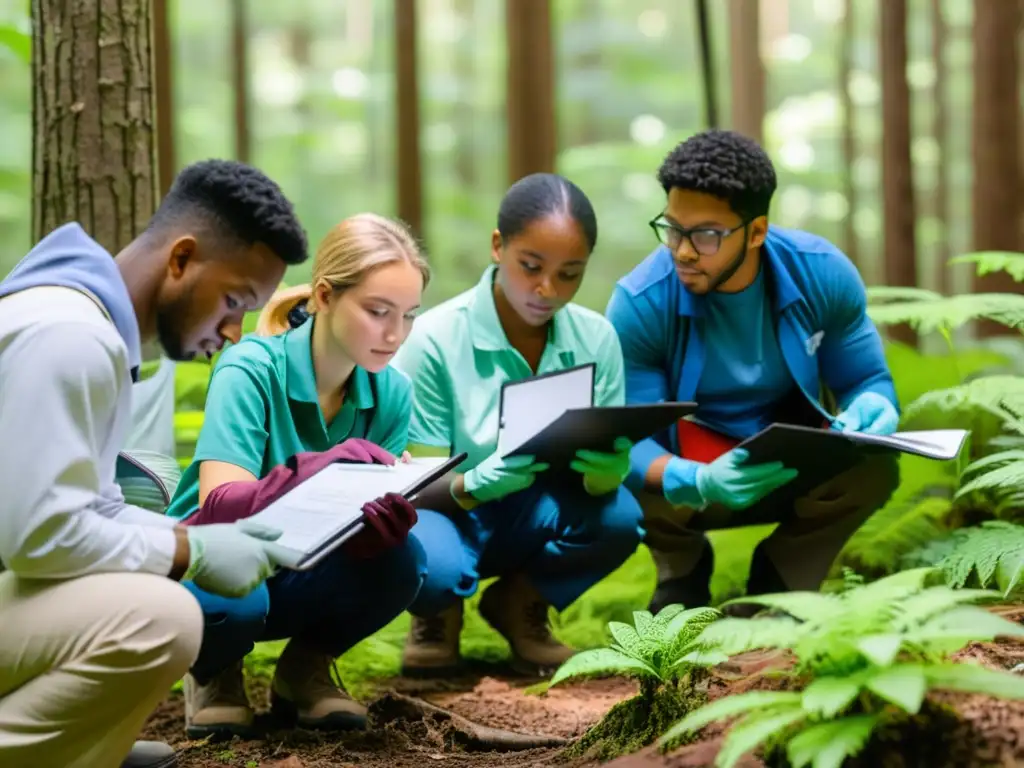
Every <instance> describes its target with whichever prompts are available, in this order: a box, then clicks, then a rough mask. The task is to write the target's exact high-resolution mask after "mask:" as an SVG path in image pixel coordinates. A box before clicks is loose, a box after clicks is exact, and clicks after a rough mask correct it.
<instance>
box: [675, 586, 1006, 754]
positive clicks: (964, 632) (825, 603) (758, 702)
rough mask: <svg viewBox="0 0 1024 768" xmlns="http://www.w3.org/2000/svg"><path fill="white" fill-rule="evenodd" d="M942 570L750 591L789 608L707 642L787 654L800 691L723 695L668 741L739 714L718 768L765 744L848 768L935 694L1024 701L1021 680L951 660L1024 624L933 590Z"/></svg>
mask: <svg viewBox="0 0 1024 768" xmlns="http://www.w3.org/2000/svg"><path fill="white" fill-rule="evenodd" d="M933 576H934V570H933V569H930V568H918V569H914V570H909V571H903V572H900V573H897V574H894V575H892V576H888V577H886V578H884V579H880V580H878V581H875V582H872V583H870V584H866V585H855V584H852V583H848V588H847V589H845V590H843V591H841V592H838V593H834V594H823V593H819V592H790V593H785V594H775V595H760V596H757V597H754V598H745V599H744V602H754V603H757V604H759V605H762V606H766V607H768V608H770V609H774V611H775V612H776V613H781V614H783V615H772V616H757V617H754V618H749V619H740V618H724V619H722V620H720V621H717V622H715V623H713V624H711V625H710V626H708V628H707V629H705V630H704V632H703V633H702V634H701V636H700V638H698V642H700V643H702V644H703V645H705V646H707V647H709V648H713V649H717V650H719V651H721V652H722V653H725V654H728V655H730V656H731V655H734V654H738V653H743V652H745V651H750V650H754V649H763V648H773V649H783V650H786V651H789V652H790V654H791V655H792V656H793V657H794V659H795V663H794V665H793V667H792V669H791V670H789V671H787V672H785V673H783V674H782V676H783V678H789V680H790V682H793V683H796V682H800V683H802V684H803V689H802V690H799V691H793V690H779V691H766V690H759V691H750V692H747V693H742V694H738V695H733V696H726V697H723V698H721V699H718V700H716V701H713V702H711V703H709V704H707V705H706V706H704V707H702V708H700V709H698V710H695V711H693V712H691V713H690V714H689V715H687V716H686V717H685V718H683V720H682V721H681V722H679V723H677V724H676V725H674V726H673V727H672V728H670V729H669V730H668V731H667V732H666V733H665V735H664V736H663V737H662V740H661V741H662V744H667V743H671V742H672V741H674V740H676V739H678V738H680V737H683V736H686V735H688V734H692V733H695V732H696V731H697V730H699V729H700V728H703V727H704V726H705V725H708V724H709V723H712V722H714V721H718V720H724V719H730V718H733V717H736V716H739V717H740V718H741V719H740V720H739V721H738V722H736V723H735V724H734V725H733V726H732V727H731V729H730V730H729V733H728V735H727V736H726V739H725V741H724V744H723V746H722V749H721V751H720V752H719V754H718V757H717V759H716V762H715V765H716V766H718V768H731V766H734V765H735V764H736V763H737V762H738V761H739V759H740V758H741V757H742V756H743V755H744V754H746V753H747V752H749V751H750V750H753V749H756V748H758V747H759V746H761V745H763V744H765V743H766V742H768V744H769V748H770V749H776V750H784V751H785V755H786V758H787V759H788V761H789V763H790V764H791V765H792V766H794V768H803V767H804V766H809V765H813V766H814V768H839V766H841V765H842V763H843V761H844V760H845V759H846V758H847V757H849V756H853V755H856V754H858V753H859V752H860V751H861V750H862V749H863V748H864V746H865V745H866V744H867V742H868V740H869V738H870V737H871V734H872V733H873V732H874V730H875V728H876V727H877V726H879V725H880V724H882V723H883V722H885V721H887V720H888V719H891V718H892V716H893V714H894V713H896V712H900V711H902V712H905V713H909V714H916V713H918V712H919V711H920V710H921V707H922V704H923V703H924V700H925V694H926V693H927V692H928V690H929V689H947V690H956V691H963V692H970V693H983V694H989V695H993V696H1000V697H1007V698H1024V678H1021V677H1018V676H1015V675H1012V674H1010V673H1006V672H999V671H994V670H990V669H986V668H983V667H980V666H976V665H973V664H964V663H954V662H952V661H950V660H949V659H948V657H949V655H950V654H952V653H954V652H956V651H957V650H959V649H960V648H962V647H963V646H965V645H966V644H967V643H969V642H972V641H990V640H992V639H994V638H995V637H997V636H1018V637H1019V636H1024V627H1021V626H1020V625H1018V624H1016V623H1014V622H1011V621H1008V620H1007V619H1004V618H1001V617H999V616H996V615H995V614H993V613H991V612H989V611H987V610H985V609H984V608H981V607H979V606H977V605H970V603H976V602H979V601H981V600H984V599H989V598H994V597H998V593H995V592H991V591H988V590H966V589H965V590H953V589H950V588H949V587H947V586H928V583H929V581H930V579H931V578H932V577H933Z"/></svg>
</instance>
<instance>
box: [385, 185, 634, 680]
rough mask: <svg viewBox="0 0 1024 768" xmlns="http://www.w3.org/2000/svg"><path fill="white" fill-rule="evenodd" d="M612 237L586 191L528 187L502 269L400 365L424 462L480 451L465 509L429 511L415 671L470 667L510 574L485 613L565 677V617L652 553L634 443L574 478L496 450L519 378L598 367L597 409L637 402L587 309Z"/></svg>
mask: <svg viewBox="0 0 1024 768" xmlns="http://www.w3.org/2000/svg"><path fill="white" fill-rule="evenodd" d="M596 241H597V220H596V217H595V215H594V209H593V207H592V206H591V204H590V201H589V200H588V199H587V197H586V195H584V194H583V192H582V191H581V190H580V189H579V188H578V187H577V186H576V185H574V184H573V183H572V182H570V181H568V180H566V179H564V178H562V177H561V176H557V175H553V174H535V175H532V176H527V177H526V178H524V179H521V180H520V181H518V182H517V183H516V184H514V185H513V186H512V187H511V188H510V189H509V190H508V192H507V193H506V195H505V197H504V199H503V200H502V202H501V207H500V209H499V211H498V226H497V229H496V230H495V231H494V232H493V233H492V235H491V258H492V260H493V262H494V264H493V265H491V266H490V267H488V269H487V270H486V271H485V272H484V274H483V277H482V278H481V280H480V282H479V283H478V284H477V286H476V287H475V288H472V289H470V290H468V291H466V292H465V293H463V294H460V295H459V296H456V297H455V298H453V299H451V300H449V301H447V302H445V303H443V304H441V305H439V306H437V307H434V308H432V309H430V310H429V311H427V312H425V313H424V314H423V315H422V316H421V317H420V318H419V319H418V320H417V321H416V327H415V328H414V329H413V331H412V333H411V334H410V335H409V338H408V339H407V340H406V343H405V344H404V345H403V346H402V349H401V350H400V352H399V354H398V355H397V356H396V358H395V365H396V366H397V367H399V368H401V369H402V370H403V371H405V372H406V374H408V376H409V377H410V379H412V383H413V399H414V405H413V414H412V422H411V423H410V427H409V441H410V446H409V451H410V452H411V453H412V454H413V455H449V454H455V453H461V452H462V451H465V452H466V453H468V454H469V457H468V459H467V460H466V461H465V462H463V464H462V465H461V466H460V467H459V472H460V474H458V475H456V476H455V477H454V479H453V481H452V484H451V493H452V496H453V498H454V499H455V501H456V502H457V506H456V505H454V504H453V505H451V506H452V509H449V510H436V511H434V510H426V509H421V510H420V511H419V522H418V523H417V524H416V526H415V527H414V528H413V530H412V537H413V538H416V539H417V540H419V542H420V544H422V546H423V548H424V550H425V552H426V554H427V578H426V581H425V582H424V584H423V587H422V589H421V590H420V595H419V597H418V598H417V600H416V602H415V603H414V604H413V607H412V608H411V609H410V610H411V612H412V613H413V617H414V621H413V627H412V630H411V633H410V636H409V639H408V640H407V642H406V647H405V652H404V655H403V671H404V673H406V674H409V675H419V676H429V675H443V674H446V673H447V672H449V671H450V670H451V669H452V668H453V667H455V666H456V665H457V664H458V663H459V633H460V630H461V627H462V603H463V599H464V598H466V597H468V596H470V595H472V594H473V593H474V592H475V591H476V587H477V583H478V581H479V580H480V579H481V578H486V577H489V576H500V577H501V578H500V579H499V580H498V581H497V582H495V583H494V585H493V586H491V587H489V588H488V589H487V590H486V591H485V593H484V596H483V599H482V600H481V603H480V612H481V614H482V615H483V617H484V618H485V619H486V620H487V621H488V622H489V623H490V624H491V625H492V626H493V627H494V628H495V629H497V630H498V631H499V632H500V633H501V634H502V635H503V636H504V637H505V638H506V639H507V640H508V642H509V644H510V645H511V647H512V652H513V659H514V664H515V665H516V666H517V667H518V668H520V669H522V670H524V671H526V670H529V671H537V670H549V669H552V668H554V667H557V666H558V665H559V664H561V663H562V662H563V661H565V660H566V659H567V658H569V656H571V655H572V653H573V651H572V650H571V649H569V648H567V647H566V646H564V645H562V644H560V643H558V642H557V641H556V640H555V639H554V638H553V637H552V636H551V634H550V630H549V627H548V623H547V617H548V608H549V606H553V607H554V608H555V609H557V610H559V611H561V610H563V609H565V608H566V607H567V606H569V605H570V604H571V603H573V602H574V601H575V600H576V599H577V598H578V597H579V596H580V595H582V594H583V592H584V591H586V590H587V589H588V588H590V587H591V586H592V585H594V584H595V583H597V582H598V581H600V580H601V579H602V578H604V577H605V576H606V575H608V574H609V573H611V572H612V571H613V570H614V569H616V568H617V567H618V566H619V565H621V564H622V562H623V561H624V560H626V558H628V557H629V556H630V554H632V553H633V552H634V551H635V549H636V547H637V545H638V544H639V543H640V539H641V536H642V529H641V519H642V514H641V511H640V507H639V505H638V504H637V501H636V499H634V497H633V496H632V495H631V494H630V492H629V491H627V490H626V489H625V488H623V487H622V481H623V479H624V478H625V477H626V473H627V472H628V470H629V450H630V448H631V446H630V444H629V441H627V440H624V439H620V440H619V441H618V442H617V444H616V449H617V452H616V453H614V454H597V453H591V452H587V451H580V452H579V453H578V454H577V460H576V461H575V462H574V463H573V465H572V468H573V470H574V472H572V473H569V474H568V475H566V474H565V473H563V474H561V475H559V474H555V473H553V472H552V473H548V472H546V471H545V470H547V467H546V466H544V465H542V464H536V463H533V459H532V458H531V457H525V458H524V457H517V458H513V459H508V460H502V459H501V457H500V456H498V454H497V453H496V452H495V447H496V442H497V431H498V401H499V396H500V391H501V385H502V384H503V383H504V382H506V381H514V380H517V379H523V378H526V377H529V376H531V375H533V374H537V373H549V372H552V371H558V370H563V369H566V368H571V367H573V366H577V365H582V364H586V363H594V364H595V365H596V374H595V396H594V402H595V404H596V405H599V406H600V405H622V404H623V402H624V400H625V381H624V375H623V361H622V350H621V347H620V345H619V340H618V336H617V335H616V333H615V330H614V329H613V328H612V326H611V324H610V323H609V322H608V321H607V320H606V319H605V318H604V316H603V315H600V314H598V313H597V312H593V311H591V310H589V309H585V308H583V307H581V306H579V305H576V304H572V303H571V301H572V299H573V297H574V296H575V295H576V292H577V291H578V290H579V287H580V283H581V281H582V280H583V274H584V272H585V271H586V268H587V262H588V261H589V259H590V254H591V251H593V249H594V245H595V243H596ZM581 480H582V482H581Z"/></svg>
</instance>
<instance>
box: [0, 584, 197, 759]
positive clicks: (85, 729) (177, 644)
mask: <svg viewBox="0 0 1024 768" xmlns="http://www.w3.org/2000/svg"><path fill="white" fill-rule="evenodd" d="M202 634H203V616H202V613H201V612H200V610H199V604H198V603H197V602H196V600H195V598H194V597H192V595H191V594H190V593H189V592H188V591H187V590H186V589H185V588H184V587H182V586H181V585H180V584H178V583H176V582H173V581H171V580H169V579H167V578H164V577H161V576H154V575H151V574H135V573H108V574H97V575H94V576H83V577H81V578H77V579H69V580H67V581H37V580H27V579H20V578H18V577H17V576H16V575H15V574H14V573H11V572H10V571H7V572H4V573H0V768H117V767H118V766H120V765H121V762H122V761H123V760H124V758H125V757H126V756H127V754H128V752H129V750H130V749H131V747H132V743H133V742H134V741H135V739H136V738H137V737H138V734H139V731H140V730H141V729H142V726H143V724H144V723H145V721H146V719H147V718H148V717H149V715H150V714H151V713H152V711H153V710H154V709H155V708H156V706H157V704H159V703H160V701H162V700H163V699H164V697H165V696H167V693H168V691H169V690H170V688H171V686H172V685H173V684H174V683H175V682H176V681H177V680H179V679H181V677H182V676H183V675H184V674H185V673H186V672H187V671H188V668H189V667H190V666H191V665H192V662H193V661H194V660H195V658H196V656H197V655H198V653H199V645H200V642H201V641H202Z"/></svg>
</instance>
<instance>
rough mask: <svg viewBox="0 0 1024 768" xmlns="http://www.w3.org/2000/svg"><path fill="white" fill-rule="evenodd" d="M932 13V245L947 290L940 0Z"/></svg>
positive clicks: (938, 278)
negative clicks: (935, 157) (935, 158)
mask: <svg viewBox="0 0 1024 768" xmlns="http://www.w3.org/2000/svg"><path fill="white" fill-rule="evenodd" d="M931 16H932V60H933V62H934V65H935V85H934V86H932V105H933V106H932V109H933V110H935V112H934V115H933V118H932V137H933V138H934V139H935V148H936V149H937V150H938V154H939V164H938V168H937V169H936V179H935V200H934V203H933V206H932V210H933V211H934V213H935V218H936V219H937V220H938V222H939V228H940V229H939V231H940V235H939V242H938V243H937V244H936V248H935V270H936V281H935V284H936V287H937V288H938V290H939V292H940V293H949V291H950V288H951V286H952V280H951V279H950V266H949V258H950V256H951V255H952V250H951V249H950V247H949V234H950V230H951V227H950V226H949V170H948V163H947V153H948V151H949V129H948V127H947V125H948V123H947V121H948V120H949V109H948V106H947V104H946V80H947V77H948V71H949V68H948V67H947V66H946V40H947V35H946V20H945V16H944V15H943V13H942V0H931Z"/></svg>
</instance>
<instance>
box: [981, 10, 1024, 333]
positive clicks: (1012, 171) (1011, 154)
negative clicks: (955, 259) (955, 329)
mask: <svg viewBox="0 0 1024 768" xmlns="http://www.w3.org/2000/svg"><path fill="white" fill-rule="evenodd" d="M1020 24H1021V6H1020V3H1017V2H1013V1H1012V0H1011V1H1010V2H1006V1H1005V0H975V2H974V109H973V113H974V130H973V145H974V148H973V155H974V189H973V196H972V197H973V200H972V203H973V205H972V207H973V220H974V225H973V238H972V240H973V247H974V249H975V250H978V251H988V250H1000V251H1018V250H1020V249H1021V247H1022V243H1021V240H1022V238H1021V212H1022V203H1021V191H1022V190H1021V186H1022V185H1021V147H1020V108H1019V96H1018V93H1019V90H1018V79H1019V78H1018V72H1017V67H1018V54H1017V36H1018V35H1019V34H1020ZM975 290H976V291H1011V292H1016V291H1019V290H1020V287H1019V286H1018V285H1017V284H1016V283H1014V282H1013V280H1012V279H1010V278H1009V277H1008V276H1007V275H1003V274H995V275H986V276H985V277H982V278H978V279H976V280H975ZM979 330H980V332H981V333H982V334H984V335H994V334H998V333H1001V332H1005V329H1004V328H1001V327H1000V326H997V325H996V324H994V323H991V324H990V323H986V324H982V325H980V326H979Z"/></svg>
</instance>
